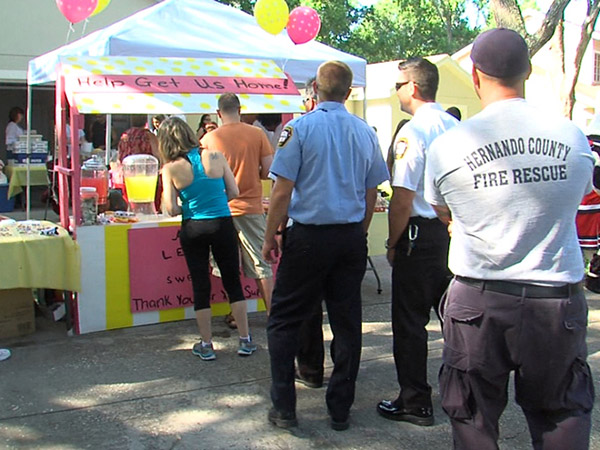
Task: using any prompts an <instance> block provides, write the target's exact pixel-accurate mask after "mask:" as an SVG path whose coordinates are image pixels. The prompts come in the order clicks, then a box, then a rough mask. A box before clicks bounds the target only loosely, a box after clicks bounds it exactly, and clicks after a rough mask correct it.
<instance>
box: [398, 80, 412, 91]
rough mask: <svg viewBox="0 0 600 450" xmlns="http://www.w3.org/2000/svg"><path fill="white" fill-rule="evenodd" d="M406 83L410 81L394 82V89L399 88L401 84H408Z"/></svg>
mask: <svg viewBox="0 0 600 450" xmlns="http://www.w3.org/2000/svg"><path fill="white" fill-rule="evenodd" d="M408 83H410V81H402V82H399V83H396V86H395V87H396V90H398V89H400V88H401V87H402V86H404V85H405V84H408Z"/></svg>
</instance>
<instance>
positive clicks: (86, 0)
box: [56, 0, 98, 23]
mask: <svg viewBox="0 0 600 450" xmlns="http://www.w3.org/2000/svg"><path fill="white" fill-rule="evenodd" d="M56 6H58V9H59V11H60V12H61V13H62V15H63V16H65V19H67V20H68V21H69V22H71V23H77V22H81V21H82V20H85V19H87V18H88V17H90V15H91V14H92V13H93V12H94V10H95V9H96V6H98V0H56Z"/></svg>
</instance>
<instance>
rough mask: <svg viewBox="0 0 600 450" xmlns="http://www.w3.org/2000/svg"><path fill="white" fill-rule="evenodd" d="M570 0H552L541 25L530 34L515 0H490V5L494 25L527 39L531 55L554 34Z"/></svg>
mask: <svg viewBox="0 0 600 450" xmlns="http://www.w3.org/2000/svg"><path fill="white" fill-rule="evenodd" d="M569 2H570V0H554V1H553V2H552V5H550V8H549V9H548V12H547V13H546V17H545V18H544V21H543V23H542V26H541V27H540V29H539V30H538V31H537V33H535V34H533V35H531V34H528V33H527V31H526V30H525V22H524V20H523V15H522V13H521V9H520V8H519V5H518V4H517V2H516V0H490V7H491V10H492V14H493V15H494V19H495V21H496V25H497V26H498V27H504V28H510V29H511V30H515V31H516V32H517V33H519V34H520V35H521V36H523V38H524V39H525V40H526V41H527V45H528V46H529V53H530V54H531V56H533V55H535V54H536V53H537V52H538V50H539V49H540V48H542V47H543V46H544V45H545V44H546V43H547V42H548V41H549V40H550V38H551V37H552V35H553V34H554V30H555V28H556V25H557V24H558V21H559V20H560V19H561V17H562V16H563V13H564V11H565V8H566V7H567V5H568V4H569Z"/></svg>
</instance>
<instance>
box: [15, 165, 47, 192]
mask: <svg viewBox="0 0 600 450" xmlns="http://www.w3.org/2000/svg"><path fill="white" fill-rule="evenodd" d="M4 172H5V173H6V175H7V176H8V178H9V180H10V182H9V185H8V198H11V197H14V196H15V195H17V194H20V193H21V192H22V191H23V188H22V186H27V167H26V166H23V167H21V166H12V165H10V164H9V165H7V166H6V167H5V168H4ZM29 185H30V186H47V185H48V170H47V169H46V166H45V165H35V166H29Z"/></svg>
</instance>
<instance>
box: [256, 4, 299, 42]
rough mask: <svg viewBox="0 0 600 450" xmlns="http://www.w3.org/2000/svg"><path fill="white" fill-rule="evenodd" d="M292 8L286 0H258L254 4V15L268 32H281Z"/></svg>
mask: <svg viewBox="0 0 600 450" xmlns="http://www.w3.org/2000/svg"><path fill="white" fill-rule="evenodd" d="M289 15H290V10H289V8H288V5H287V3H286V2H285V0H258V1H257V2H256V4H255V5H254V17H256V22H257V23H258V25H259V26H260V27H261V28H262V29H263V30H265V31H266V32H267V33H271V34H279V33H281V30H283V29H284V28H285V26H286V25H287V23H288V18H289Z"/></svg>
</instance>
